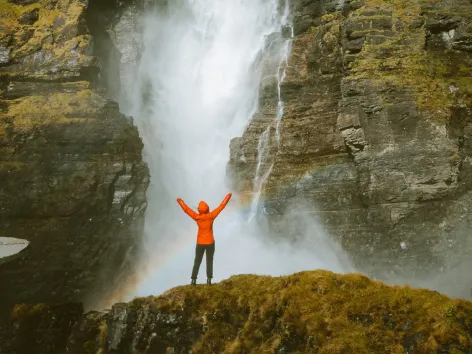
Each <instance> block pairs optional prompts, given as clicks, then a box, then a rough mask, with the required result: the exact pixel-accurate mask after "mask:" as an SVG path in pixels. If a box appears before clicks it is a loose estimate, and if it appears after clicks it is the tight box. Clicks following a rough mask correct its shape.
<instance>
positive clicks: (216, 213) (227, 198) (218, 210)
mask: <svg viewBox="0 0 472 354" xmlns="http://www.w3.org/2000/svg"><path fill="white" fill-rule="evenodd" d="M231 196H232V194H231V193H228V194H227V195H226V197H225V199H223V201H222V202H221V204H220V205H219V206H218V208H216V209H215V210H213V211H212V212H211V213H210V214H211V216H212V217H213V218H216V217H217V216H218V214H219V213H221V211H222V210H223V209H224V208H225V206H226V204H228V202H229V200H230V199H231Z"/></svg>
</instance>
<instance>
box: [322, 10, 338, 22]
mask: <svg viewBox="0 0 472 354" xmlns="http://www.w3.org/2000/svg"><path fill="white" fill-rule="evenodd" d="M342 17H343V15H342V14H341V13H340V12H333V13H328V14H324V15H323V16H322V17H321V22H322V23H323V24H325V23H329V22H333V21H335V20H340V19H342Z"/></svg>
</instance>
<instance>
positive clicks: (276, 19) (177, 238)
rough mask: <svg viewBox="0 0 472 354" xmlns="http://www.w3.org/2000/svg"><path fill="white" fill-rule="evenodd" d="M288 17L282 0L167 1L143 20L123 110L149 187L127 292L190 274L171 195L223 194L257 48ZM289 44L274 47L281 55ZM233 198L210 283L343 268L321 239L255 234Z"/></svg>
mask: <svg viewBox="0 0 472 354" xmlns="http://www.w3.org/2000/svg"><path fill="white" fill-rule="evenodd" d="M286 19H287V12H286V11H285V12H284V11H283V9H282V11H281V10H280V8H279V0H226V1H221V0H173V1H170V2H169V5H168V8H167V10H166V11H165V12H162V11H161V12H156V13H150V14H148V16H147V17H146V18H145V19H144V34H143V42H144V45H145V50H144V53H143V56H142V59H141V61H140V64H139V68H138V70H137V72H138V74H137V78H136V80H135V81H136V86H135V87H133V90H131V91H132V92H133V94H132V95H130V97H127V100H128V101H130V102H131V103H132V104H131V107H130V108H129V110H128V111H127V112H126V113H127V114H129V115H133V116H134V117H135V121H136V124H137V125H138V128H139V131H140V135H141V136H142V138H143V140H144V145H145V148H144V150H145V159H146V161H147V163H148V164H149V167H150V170H151V186H150V188H149V191H148V201H149V206H148V209H147V214H146V230H145V242H144V247H143V250H144V251H143V256H142V279H141V283H140V284H139V285H138V287H137V289H135V290H134V292H133V293H132V294H131V296H136V295H139V296H141V295H149V294H159V293H161V292H162V291H165V290H167V289H169V288H171V287H173V286H176V285H181V284H187V283H188V281H189V280H190V271H191V268H192V264H193V257H194V252H195V237H196V232H197V228H196V225H195V223H194V221H193V220H191V219H190V218H189V217H188V216H187V215H185V214H184V213H183V212H182V210H181V209H180V207H179V206H178V204H177V203H176V201H175V200H176V198H178V197H180V198H182V199H184V201H185V202H186V203H187V204H188V205H189V206H190V207H193V208H196V206H197V205H198V202H199V201H200V200H205V201H206V202H207V203H208V204H209V205H210V208H211V209H213V208H215V207H216V206H217V205H218V204H219V203H220V202H221V200H222V199H223V198H224V196H225V195H226V194H227V193H228V192H229V190H228V189H227V186H226V181H225V176H226V164H227V162H228V158H229V142H230V140H231V139H232V138H234V137H236V136H241V135H242V133H243V131H244V129H245V127H246V126H247V124H248V122H249V121H250V119H251V117H252V115H253V114H254V113H255V111H256V110H257V102H258V92H259V85H260V83H261V75H262V71H261V65H262V64H261V60H260V57H261V51H263V50H264V48H265V44H266V40H267V36H269V35H270V34H272V33H274V32H280V31H281V30H282V26H284V25H286ZM287 45H288V44H287V43H283V45H282V46H281V47H280V53H282V54H284V55H285V56H283V58H285V59H284V60H285V63H286V57H287V55H288V47H286V46H287ZM284 50H285V51H286V52H285V53H284ZM280 67H281V66H280V65H279V68H276V69H280ZM273 75H279V71H277V72H274V73H273ZM281 79H282V78H280V80H279V90H280V82H281ZM279 101H281V100H280V92H279ZM128 103H129V102H128ZM128 107H129V106H128ZM281 107H282V110H281V111H280V114H282V112H283V106H281ZM275 119H278V120H280V119H281V116H280V117H279V116H277V117H275ZM277 122H278V121H277ZM267 134H269V131H268V133H267ZM263 144H265V143H263ZM261 158H263V157H261ZM268 173H270V170H269V172H268ZM267 175H268V174H267V172H266V173H265V174H264V175H263V176H262V178H261V179H260V181H259V182H261V183H263V181H264V179H265V178H267ZM237 198H238V196H237V195H234V196H233V200H232V201H231V202H230V203H229V205H228V207H227V208H226V209H225V210H224V211H223V212H222V213H221V214H220V216H219V217H218V219H217V220H216V221H215V225H214V233H215V239H216V253H215V263H214V269H215V273H214V277H215V281H218V280H221V279H224V278H227V277H229V276H231V275H234V274H240V273H257V274H271V275H280V274H288V273H292V272H295V271H300V270H305V269H316V268H325V269H332V270H333V271H338V272H342V271H345V270H348V269H347V268H346V267H345V266H344V265H343V264H342V263H341V261H339V257H338V255H337V254H336V252H337V251H332V250H331V249H328V248H329V247H330V246H329V245H327V243H328V241H327V238H324V239H323V241H320V240H318V239H316V238H311V239H310V240H311V241H310V242H312V246H311V248H307V247H305V248H304V249H303V250H300V249H299V248H295V247H293V246H291V245H290V244H289V243H283V244H274V243H267V239H266V238H263V237H261V236H263V235H262V233H263V232H266V231H264V230H263V229H262V228H261V227H260V226H259V225H257V224H256V223H254V222H251V223H248V222H247V221H246V219H245V218H244V217H243V216H242V215H241V213H240V210H239V209H238V207H237V206H238V200H237ZM312 226H313V225H307V230H308V229H310V230H312V231H313V230H315V228H313V227H312ZM309 236H310V235H308V234H307V237H309ZM316 240H318V241H316ZM313 242H315V243H314V244H313ZM202 278H205V261H204V262H203V263H202V266H201V268H200V273H199V279H202Z"/></svg>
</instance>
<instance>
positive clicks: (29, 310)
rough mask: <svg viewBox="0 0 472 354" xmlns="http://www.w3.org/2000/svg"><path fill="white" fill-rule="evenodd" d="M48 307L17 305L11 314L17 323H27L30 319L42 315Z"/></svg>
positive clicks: (42, 305) (43, 305) (41, 305)
mask: <svg viewBox="0 0 472 354" xmlns="http://www.w3.org/2000/svg"><path fill="white" fill-rule="evenodd" d="M45 309H47V306H46V305H45V304H37V305H34V306H31V305H26V304H17V305H15V306H14V308H13V310H12V312H11V319H12V321H15V322H21V321H25V320H26V319H28V318H32V317H36V316H38V315H39V314H41V313H42V312H43V311H44V310H45Z"/></svg>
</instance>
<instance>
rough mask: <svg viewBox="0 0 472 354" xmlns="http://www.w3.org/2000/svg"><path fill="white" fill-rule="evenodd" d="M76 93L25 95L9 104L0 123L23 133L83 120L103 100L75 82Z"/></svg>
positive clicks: (94, 112) (101, 104) (81, 84)
mask: <svg viewBox="0 0 472 354" xmlns="http://www.w3.org/2000/svg"><path fill="white" fill-rule="evenodd" d="M76 85H77V88H78V91H77V92H76V93H54V94H50V95H41V96H26V97H22V98H19V99H16V100H12V101H9V105H8V111H7V112H6V113H3V114H0V121H2V118H3V121H7V120H10V121H12V124H13V126H14V127H15V128H16V129H19V130H22V131H27V130H30V129H33V128H35V127H37V126H40V125H49V124H68V123H76V122H83V121H86V120H87V119H88V118H87V116H90V117H92V116H93V115H94V114H96V113H97V112H98V110H99V109H100V108H101V107H102V106H103V105H104V99H103V98H102V97H100V96H99V95H98V94H96V93H94V92H93V91H91V90H89V89H88V83H86V82H82V83H80V82H79V83H77V84H76Z"/></svg>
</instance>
